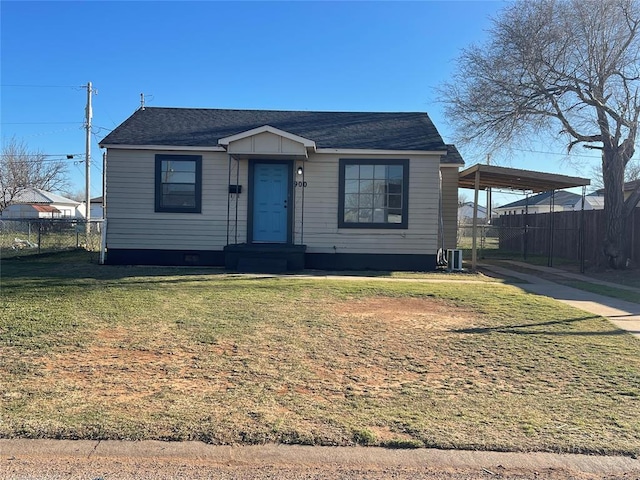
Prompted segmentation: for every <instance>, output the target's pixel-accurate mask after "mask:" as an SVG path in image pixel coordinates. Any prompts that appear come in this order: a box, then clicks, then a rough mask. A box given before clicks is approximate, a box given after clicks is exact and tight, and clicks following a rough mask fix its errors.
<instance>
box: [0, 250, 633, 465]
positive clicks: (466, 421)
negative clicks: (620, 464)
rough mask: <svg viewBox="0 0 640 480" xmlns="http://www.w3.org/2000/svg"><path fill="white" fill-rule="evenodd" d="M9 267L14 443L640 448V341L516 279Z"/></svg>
mask: <svg viewBox="0 0 640 480" xmlns="http://www.w3.org/2000/svg"><path fill="white" fill-rule="evenodd" d="M0 273H1V285H0V288H1V290H0V437H28V438H69V439H74V438H86V439H161V440H203V441H205V442H210V443H215V444H230V443H244V444H255V443H264V442H283V443H301V444H322V445H353V444H363V445H387V446H395V447H417V446H428V447H441V448H465V449H491V450H542V451H560V452H589V453H620V454H626V455H638V454H640V415H639V413H640V409H639V407H638V404H639V403H640V341H638V339H636V338H633V337H631V336H630V335H628V334H626V333H623V332H621V331H620V330H618V329H616V327H614V326H613V325H612V324H610V323H609V322H608V321H606V320H605V319H602V318H599V317H594V316H592V315H590V314H587V313H584V312H582V311H579V310H575V309H572V308H570V307H567V306H563V305H561V304H559V303H556V302H555V301H553V300H550V299H547V298H544V297H539V296H535V295H532V294H527V293H523V292H522V291H521V290H520V289H518V288H516V287H513V286H509V285H505V284H502V283H498V282H495V283H493V282H487V281H484V282H482V283H451V282H446V283H445V282H443V283H433V282H416V281H393V280H391V279H390V280H380V279H377V280H375V281H374V280H363V279H361V278H360V279H356V280H344V279H332V278H316V279H313V278H305V279H299V278H294V277H284V278H253V277H247V276H241V275H226V274H223V273H222V272H220V271H218V270H206V269H187V268H185V269H180V268H143V267H110V266H98V265H95V264H91V263H88V262H83V261H80V260H79V259H78V258H77V257H74V256H72V255H67V256H64V255H63V256H61V257H51V258H49V259H32V260H4V261H3V262H2V265H1V270H0ZM466 278H469V279H472V276H471V275H467V276H466ZM485 280H486V279H485Z"/></svg>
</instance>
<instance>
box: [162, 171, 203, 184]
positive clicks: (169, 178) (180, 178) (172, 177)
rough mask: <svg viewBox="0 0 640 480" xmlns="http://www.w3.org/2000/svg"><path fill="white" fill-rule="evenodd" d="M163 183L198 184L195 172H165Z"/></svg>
mask: <svg viewBox="0 0 640 480" xmlns="http://www.w3.org/2000/svg"><path fill="white" fill-rule="evenodd" d="M162 183H196V174H195V172H193V173H192V172H165V173H164V174H163V175H162Z"/></svg>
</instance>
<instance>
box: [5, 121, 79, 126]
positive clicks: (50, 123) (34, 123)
mask: <svg viewBox="0 0 640 480" xmlns="http://www.w3.org/2000/svg"><path fill="white" fill-rule="evenodd" d="M76 124H78V125H82V124H83V123H82V122H78V121H75V122H2V123H0V125H76Z"/></svg>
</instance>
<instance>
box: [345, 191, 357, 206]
mask: <svg viewBox="0 0 640 480" xmlns="http://www.w3.org/2000/svg"><path fill="white" fill-rule="evenodd" d="M344 207H345V208H358V194H357V193H356V194H353V193H350V194H348V195H345V196H344Z"/></svg>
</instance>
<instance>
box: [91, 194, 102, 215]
mask: <svg viewBox="0 0 640 480" xmlns="http://www.w3.org/2000/svg"><path fill="white" fill-rule="evenodd" d="M89 204H90V205H91V210H90V213H91V220H102V219H103V218H104V208H103V207H102V197H94V198H92V199H91V201H90V202H89Z"/></svg>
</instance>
